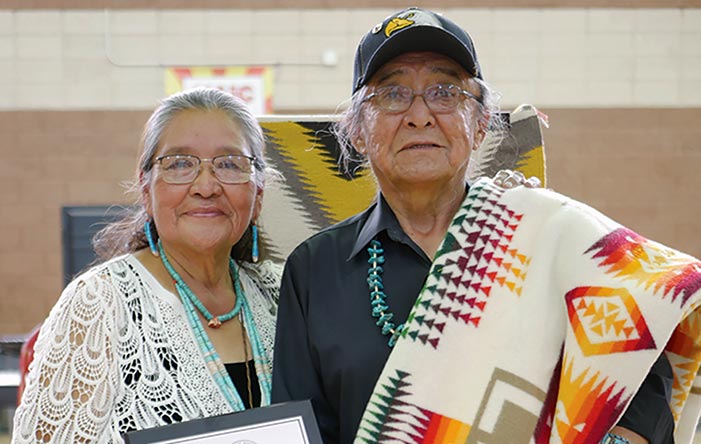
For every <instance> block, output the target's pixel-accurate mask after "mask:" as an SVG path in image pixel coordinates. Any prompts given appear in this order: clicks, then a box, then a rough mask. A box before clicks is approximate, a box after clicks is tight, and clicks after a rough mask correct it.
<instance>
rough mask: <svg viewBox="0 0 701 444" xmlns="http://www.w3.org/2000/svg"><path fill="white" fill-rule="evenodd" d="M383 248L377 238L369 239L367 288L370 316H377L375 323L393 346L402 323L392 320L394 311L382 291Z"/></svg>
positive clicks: (402, 326) (399, 333) (401, 328)
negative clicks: (370, 308) (390, 309)
mask: <svg viewBox="0 0 701 444" xmlns="http://www.w3.org/2000/svg"><path fill="white" fill-rule="evenodd" d="M382 253H384V250H383V249H382V244H381V243H380V241H378V240H377V239H373V240H371V241H370V247H368V254H369V255H370V259H368V264H370V267H369V268H368V278H367V282H368V288H369V289H370V305H371V306H372V317H374V318H377V321H376V322H375V325H377V326H378V327H380V329H381V331H382V334H383V335H385V336H387V335H389V341H388V343H387V344H388V345H389V346H390V347H394V344H395V343H396V342H397V339H399V336H401V334H402V330H403V329H404V324H399V325H397V326H395V325H394V322H392V318H393V317H394V313H392V312H390V311H389V306H388V305H387V302H386V300H385V299H386V298H387V295H386V294H385V292H384V288H385V287H384V285H383V284H382V273H384V271H385V270H384V269H383V268H382V266H381V264H384V263H385V257H384V255H383V254H382Z"/></svg>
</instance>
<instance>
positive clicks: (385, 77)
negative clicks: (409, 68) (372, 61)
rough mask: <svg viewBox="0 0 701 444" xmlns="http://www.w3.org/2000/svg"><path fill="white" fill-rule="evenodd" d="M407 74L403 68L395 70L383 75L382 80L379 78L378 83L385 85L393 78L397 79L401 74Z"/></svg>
mask: <svg viewBox="0 0 701 444" xmlns="http://www.w3.org/2000/svg"><path fill="white" fill-rule="evenodd" d="M405 72H406V70H405V69H402V68H396V69H393V70H391V71H389V72H387V73H385V74H383V75H382V76H381V77H380V78H378V79H377V83H383V82H385V81H387V80H390V79H391V78H392V77H396V76H398V75H400V74H404V73H405Z"/></svg>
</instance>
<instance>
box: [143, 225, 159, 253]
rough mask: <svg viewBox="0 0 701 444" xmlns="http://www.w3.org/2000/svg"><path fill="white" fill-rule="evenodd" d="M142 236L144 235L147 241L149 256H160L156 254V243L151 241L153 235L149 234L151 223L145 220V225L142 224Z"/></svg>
mask: <svg viewBox="0 0 701 444" xmlns="http://www.w3.org/2000/svg"><path fill="white" fill-rule="evenodd" d="M144 234H146V240H147V241H148V247H149V248H150V249H151V254H153V255H154V256H156V257H158V256H160V255H159V254H158V247H157V246H156V243H155V242H154V241H153V234H152V233H151V221H150V220H147V221H146V223H144Z"/></svg>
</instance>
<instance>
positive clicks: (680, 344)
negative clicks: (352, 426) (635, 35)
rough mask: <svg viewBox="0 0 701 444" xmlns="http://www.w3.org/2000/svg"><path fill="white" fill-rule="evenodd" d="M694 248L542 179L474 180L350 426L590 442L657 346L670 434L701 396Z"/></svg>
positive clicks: (390, 436)
mask: <svg viewBox="0 0 701 444" xmlns="http://www.w3.org/2000/svg"><path fill="white" fill-rule="evenodd" d="M700 305H701V263H700V262H699V261H698V260H696V259H694V258H692V257H690V256H687V255H685V254H682V253H679V252H677V251H675V250H672V249H670V248H668V247H665V246H663V245H660V244H658V243H655V242H652V241H650V240H647V239H645V238H644V237H642V236H640V235H638V234H636V233H635V232H633V231H631V230H629V229H627V228H625V227H623V226H621V225H619V224H617V223H615V222H614V221H612V220H610V219H608V218H606V217H605V216H603V215H601V214H600V213H598V212H596V211H595V210H594V209H592V208H590V207H587V206H585V205H583V204H581V203H578V202H575V201H572V200H570V199H568V198H566V197H564V196H561V195H559V194H557V193H554V192H552V191H549V190H545V189H526V188H524V187H518V188H515V189H511V190H506V191H504V190H503V189H501V188H498V187H496V186H494V185H493V184H492V182H491V180H488V179H481V180H479V181H478V182H476V183H475V184H474V185H473V186H472V187H471V188H470V191H469V194H468V196H467V197H466V199H465V201H464V203H463V206H462V207H461V209H460V210H459V211H458V213H457V215H456V216H455V219H454V220H453V222H452V225H451V227H450V229H449V231H448V234H447V236H446V238H445V240H444V241H443V244H442V246H441V248H440V249H439V251H438V253H437V254H436V258H435V260H434V263H433V265H432V267H431V271H430V273H429V276H428V278H427V280H426V284H425V287H424V289H423V290H422V292H421V294H420V295H419V296H418V298H417V300H416V303H415V305H414V308H413V310H412V312H411V313H410V315H409V318H408V320H407V322H406V326H405V328H404V330H403V332H402V337H401V338H400V339H399V341H398V342H397V344H396V346H395V348H394V350H393V351H392V354H391V355H390V358H389V360H388V362H387V364H386V366H385V368H384V370H383V373H382V375H381V377H380V379H379V380H378V382H377V385H376V387H375V389H374V393H373V395H372V397H371V400H370V402H369V404H368V407H367V409H366V411H365V414H364V416H363V419H362V421H361V424H360V428H359V431H358V434H357V437H356V439H355V443H356V444H363V443H412V444H453V443H454V444H457V443H461V444H462V443H470V444H472V443H485V444H520V443H523V444H529V443H534V444H545V443H549V444H560V443H564V444H592V443H598V442H599V440H600V439H601V438H602V437H603V435H604V434H605V433H606V432H607V431H608V430H609V429H610V428H611V427H612V426H614V425H615V424H616V422H617V420H618V418H619V417H620V416H621V415H622V413H623V412H624V411H625V409H626V407H627V405H628V404H629V402H630V401H631V399H632V396H633V395H634V393H635V392H636V391H637V389H638V387H639V386H640V384H641V382H642V381H643V379H644V378H645V376H646V374H647V373H648V371H649V369H650V367H651V366H652V364H653V363H654V362H655V360H656V358H657V356H658V355H659V354H660V353H666V355H667V357H668V359H669V362H670V363H671V365H672V368H673V372H674V384H673V396H672V402H671V409H672V412H673V414H674V418H675V421H676V424H677V427H676V432H675V435H676V439H677V441H676V442H677V443H689V442H690V441H691V437H692V436H693V429H694V428H695V425H696V421H697V419H698V410H699V407H700V404H699V398H701V397H700V396H699V394H698V390H697V389H696V388H695V384H697V385H698V382H697V381H696V382H695V378H696V374H697V371H698V369H699V362H700V360H701V309H699V306H700Z"/></svg>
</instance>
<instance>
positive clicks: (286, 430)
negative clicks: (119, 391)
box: [123, 401, 322, 444]
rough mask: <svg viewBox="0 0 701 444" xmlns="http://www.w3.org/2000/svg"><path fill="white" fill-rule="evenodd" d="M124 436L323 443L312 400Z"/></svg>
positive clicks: (233, 443) (150, 443)
mask: <svg viewBox="0 0 701 444" xmlns="http://www.w3.org/2000/svg"><path fill="white" fill-rule="evenodd" d="M123 437H124V442H125V443H126V444H184V443H189V444H322V442H321V434H320V433H319V427H318V426H317V423H316V418H315V417H314V412H313V410H312V405H311V402H309V401H295V402H287V403H283V404H275V405H271V406H268V407H261V408H257V409H250V410H244V411H242V412H237V413H230V414H228V415H220V416H212V417H209V418H202V419H194V420H192V421H186V422H180V423H177V424H170V425H165V426H162V427H155V428H152V429H145V430H137V431H133V432H128V433H126V434H124V435H123Z"/></svg>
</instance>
